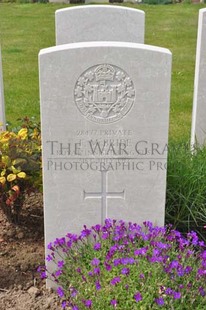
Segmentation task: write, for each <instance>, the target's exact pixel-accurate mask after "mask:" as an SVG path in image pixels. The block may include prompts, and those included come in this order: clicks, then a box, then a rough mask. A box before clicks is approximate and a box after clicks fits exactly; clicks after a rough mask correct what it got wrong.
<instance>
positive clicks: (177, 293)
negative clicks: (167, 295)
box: [173, 292, 181, 299]
mask: <svg viewBox="0 0 206 310" xmlns="http://www.w3.org/2000/svg"><path fill="white" fill-rule="evenodd" d="M173 297H174V299H180V298H181V293H180V292H173Z"/></svg>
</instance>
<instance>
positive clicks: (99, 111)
mask: <svg viewBox="0 0 206 310" xmlns="http://www.w3.org/2000/svg"><path fill="white" fill-rule="evenodd" d="M74 98H75V102H76V105H77V107H78V109H79V110H80V112H81V113H82V114H83V115H84V116H85V117H86V118H87V119H89V120H91V121H93V122H95V123H102V124H108V123H113V122H116V121H118V120H120V119H121V118H123V117H124V116H125V115H126V114H127V113H128V112H129V110H130V109H131V107H132V105H133V103H134V99H135V91H134V84H133V82H132V80H131V78H130V77H129V76H128V75H127V73H126V72H125V71H123V70H122V69H120V68H118V67H116V66H113V65H109V64H102V65H97V66H93V67H91V68H89V69H88V70H86V71H85V72H84V73H82V75H81V76H80V77H79V79H78V80H77V82H76V85H75V89H74Z"/></svg>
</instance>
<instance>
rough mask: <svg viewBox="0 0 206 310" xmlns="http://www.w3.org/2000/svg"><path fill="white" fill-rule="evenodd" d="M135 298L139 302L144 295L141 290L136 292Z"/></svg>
mask: <svg viewBox="0 0 206 310" xmlns="http://www.w3.org/2000/svg"><path fill="white" fill-rule="evenodd" d="M134 299H135V300H136V302H139V301H141V300H142V295H141V294H140V292H137V293H136V294H134Z"/></svg>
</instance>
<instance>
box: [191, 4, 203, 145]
mask: <svg viewBox="0 0 206 310" xmlns="http://www.w3.org/2000/svg"><path fill="white" fill-rule="evenodd" d="M205 84H206V9H201V10H199V22H198V35H197V49H196V67H195V82H194V98H193V115H192V133H191V145H192V147H193V146H194V145H195V144H196V143H197V144H198V145H199V146H202V145H204V144H206V87H205Z"/></svg>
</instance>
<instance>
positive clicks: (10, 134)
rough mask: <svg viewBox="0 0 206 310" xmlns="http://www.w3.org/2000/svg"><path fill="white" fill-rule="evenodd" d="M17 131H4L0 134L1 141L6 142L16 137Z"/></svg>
mask: <svg viewBox="0 0 206 310" xmlns="http://www.w3.org/2000/svg"><path fill="white" fill-rule="evenodd" d="M15 136H16V135H15V133H13V132H9V131H3V132H2V134H1V135H0V142H1V143H6V142H8V141H9V139H11V138H12V137H15Z"/></svg>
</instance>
